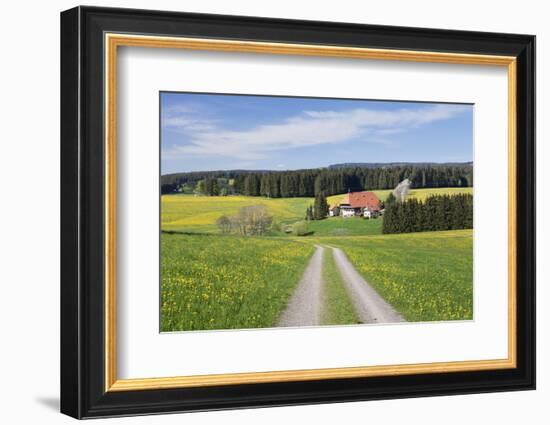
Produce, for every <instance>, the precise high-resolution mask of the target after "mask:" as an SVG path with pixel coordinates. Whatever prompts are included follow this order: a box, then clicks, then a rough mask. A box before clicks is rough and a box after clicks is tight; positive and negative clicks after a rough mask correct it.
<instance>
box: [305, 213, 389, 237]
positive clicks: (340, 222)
mask: <svg viewBox="0 0 550 425" xmlns="http://www.w3.org/2000/svg"><path fill="white" fill-rule="evenodd" d="M308 228H309V229H310V231H312V232H313V234H312V235H313V236H360V235H380V234H381V233H382V218H381V217H379V218H376V219H372V220H367V219H364V218H362V217H345V218H344V217H330V218H326V219H324V220H317V221H310V222H309V223H308Z"/></svg>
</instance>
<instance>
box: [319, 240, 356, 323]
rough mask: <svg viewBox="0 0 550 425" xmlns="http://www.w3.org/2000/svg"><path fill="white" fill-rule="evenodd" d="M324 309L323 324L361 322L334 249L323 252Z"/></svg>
mask: <svg viewBox="0 0 550 425" xmlns="http://www.w3.org/2000/svg"><path fill="white" fill-rule="evenodd" d="M323 280H324V283H325V287H324V288H325V290H324V310H323V317H322V324H323V325H351V324H357V323H361V321H360V320H359V317H358V316H357V313H356V312H355V309H354V308H353V304H352V303H351V300H350V298H349V295H348V292H347V290H346V288H345V286H344V285H345V284H344V281H343V280H342V276H341V275H340V271H339V270H338V267H337V266H336V263H335V262H334V257H333V255H332V249H330V248H328V249H325V251H324V253H323Z"/></svg>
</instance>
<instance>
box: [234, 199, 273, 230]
mask: <svg viewBox="0 0 550 425" xmlns="http://www.w3.org/2000/svg"><path fill="white" fill-rule="evenodd" d="M237 218H238V223H239V228H240V233H241V234H243V235H263V234H265V233H267V231H268V230H269V227H270V226H271V223H272V221H273V217H272V216H270V215H269V214H268V213H267V208H266V207H265V206H263V205H251V206H248V207H242V208H241V209H240V210H239V214H238V216H237Z"/></svg>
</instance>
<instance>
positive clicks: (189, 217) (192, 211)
mask: <svg viewBox="0 0 550 425" xmlns="http://www.w3.org/2000/svg"><path fill="white" fill-rule="evenodd" d="M312 202H313V200H312V199H310V198H278V199H269V198H263V197H248V196H194V195H163V196H162V198H161V212H162V219H161V228H162V230H172V231H184V232H197V233H202V232H205V233H215V232H218V229H217V227H216V224H215V223H216V220H217V219H218V217H220V216H221V215H227V216H232V215H235V214H237V212H238V211H239V209H240V208H242V207H246V206H250V205H265V206H266V207H267V209H268V210H269V212H270V214H272V215H273V216H274V217H275V220H276V221H279V222H293V221H296V220H301V219H303V218H304V216H305V213H306V208H307V207H308V206H309V205H310V204H311V203H312Z"/></svg>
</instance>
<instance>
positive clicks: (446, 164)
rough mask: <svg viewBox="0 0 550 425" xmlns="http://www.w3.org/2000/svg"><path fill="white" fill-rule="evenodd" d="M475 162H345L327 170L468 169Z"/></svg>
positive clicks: (333, 165) (331, 166) (330, 166)
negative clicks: (394, 168)
mask: <svg viewBox="0 0 550 425" xmlns="http://www.w3.org/2000/svg"><path fill="white" fill-rule="evenodd" d="M472 165H473V162H472V161H468V162H343V163H341V164H332V165H329V166H328V167H327V168H330V169H341V168H393V167H438V166H439V167H467V166H472Z"/></svg>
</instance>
